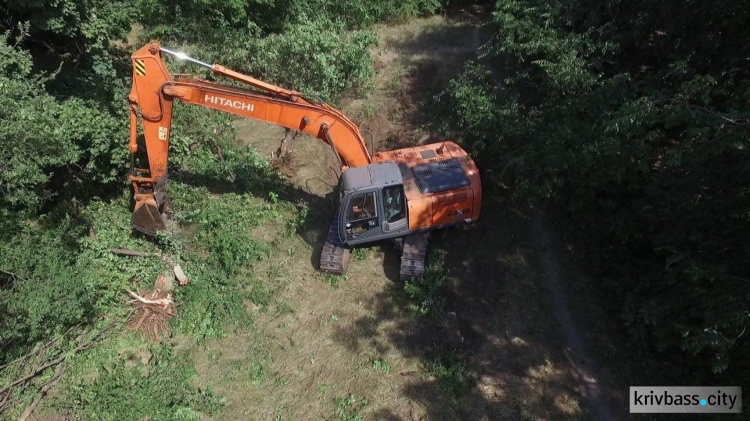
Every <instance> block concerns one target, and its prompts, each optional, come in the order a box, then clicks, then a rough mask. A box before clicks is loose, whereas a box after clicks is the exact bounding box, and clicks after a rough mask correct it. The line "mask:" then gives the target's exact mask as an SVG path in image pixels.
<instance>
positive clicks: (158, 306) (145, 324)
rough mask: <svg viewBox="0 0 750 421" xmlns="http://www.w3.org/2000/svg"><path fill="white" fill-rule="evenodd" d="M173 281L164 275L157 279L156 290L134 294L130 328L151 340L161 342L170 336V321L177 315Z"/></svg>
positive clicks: (129, 292) (129, 318) (131, 293)
mask: <svg viewBox="0 0 750 421" xmlns="http://www.w3.org/2000/svg"><path fill="white" fill-rule="evenodd" d="M171 290H172V285H171V281H168V280H167V277H166V276H164V275H159V277H158V278H156V284H155V285H154V290H153V291H151V292H148V291H143V290H141V291H138V292H137V293H136V292H133V291H131V290H127V291H128V294H130V296H131V297H133V300H131V303H132V304H133V306H134V307H135V309H134V310H133V311H132V312H131V313H130V317H128V323H127V326H128V328H130V329H132V330H139V331H141V332H143V334H144V335H146V337H148V338H149V339H151V340H153V341H156V342H160V341H161V339H162V337H166V336H169V319H171V318H172V317H174V315H175V303H174V301H173V300H172V294H171V293H170V292H169V291H171Z"/></svg>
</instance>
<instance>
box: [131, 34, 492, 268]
mask: <svg viewBox="0 0 750 421" xmlns="http://www.w3.org/2000/svg"><path fill="white" fill-rule="evenodd" d="M164 53H167V54H170V55H174V56H176V57H177V58H178V59H182V60H188V61H190V62H193V63H195V64H198V65H201V66H204V67H207V68H209V69H211V71H212V72H213V73H214V74H216V75H220V76H224V77H227V78H229V79H233V80H235V81H237V82H240V83H241V84H242V85H244V86H243V87H238V86H234V85H227V84H221V83H216V82H210V81H207V80H203V79H200V78H197V77H194V76H190V75H176V76H177V77H174V76H173V75H172V74H170V73H169V70H167V67H166V65H165V63H164V58H163V54H164ZM132 63H133V86H132V90H131V91H130V96H129V100H130V143H129V145H128V149H129V150H130V153H131V154H132V157H133V160H132V162H133V165H132V168H131V171H130V172H129V174H128V179H129V181H130V182H132V184H133V189H134V192H135V193H134V196H135V209H134V211H133V216H132V223H133V226H134V228H135V229H137V230H138V231H140V232H143V233H145V234H147V235H155V233H156V232H157V231H160V230H165V229H166V225H165V216H164V208H165V203H167V201H168V199H167V195H166V187H167V180H168V176H167V159H168V157H169V138H170V135H171V131H172V127H171V123H172V107H173V103H174V100H175V99H177V100H180V101H182V102H184V103H188V104H197V105H202V106H204V107H207V108H211V109H215V110H221V111H225V112H228V113H232V114H236V115H240V116H243V117H248V118H253V119H256V120H261V121H266V122H268V123H272V124H275V125H278V126H282V127H285V128H287V129H290V130H292V131H294V132H304V133H307V134H309V135H311V136H313V137H316V138H318V139H320V140H322V141H323V142H325V143H327V144H328V145H330V146H331V148H332V149H333V152H334V155H335V156H336V157H337V158H338V160H339V163H340V165H341V175H340V178H339V195H338V198H339V208H338V210H337V211H335V212H334V218H333V222H332V224H331V227H330V229H329V231H328V236H327V237H326V241H325V245H324V247H323V251H322V253H321V259H320V269H321V270H323V271H325V272H329V273H336V274H343V273H344V272H345V271H346V267H347V262H348V257H349V249H350V248H351V247H352V246H356V245H360V244H366V243H372V242H375V241H380V240H385V239H391V240H394V241H395V243H396V244H397V247H398V248H399V249H400V250H401V251H402V256H401V270H400V274H401V277H402V278H404V279H407V278H411V277H422V276H423V275H424V263H425V256H426V250H427V232H428V231H430V230H433V229H437V228H443V227H446V226H451V225H456V224H461V223H470V222H473V221H476V220H477V218H478V217H479V212H480V209H481V203H482V189H481V184H480V178H479V171H478V170H477V167H476V165H475V164H474V161H473V160H472V159H471V157H470V156H469V155H468V154H467V153H466V152H465V151H464V150H463V149H462V148H461V147H460V146H458V145H457V144H456V143H454V142H451V141H444V142H440V143H436V144H431V145H423V146H415V147H409V148H403V149H397V150H393V151H387V152H378V153H376V154H374V155H370V152H369V151H368V149H367V146H366V144H365V141H364V139H363V137H362V134H361V133H360V131H359V128H358V127H357V125H356V124H354V123H353V122H352V121H351V120H349V119H348V118H347V117H346V116H345V115H344V114H343V113H341V111H339V110H336V109H334V108H332V107H331V106H329V105H327V104H324V103H322V102H318V101H315V100H312V99H309V98H305V97H304V96H303V95H302V94H301V93H299V92H296V91H290V90H287V89H283V88H280V87H278V86H274V85H272V84H269V83H265V82H262V81H260V80H258V79H255V78H253V77H250V76H247V75H243V74H241V73H238V72H235V71H233V70H230V69H227V68H226V67H224V66H221V65H219V64H213V65H212V64H208V63H204V62H202V61H199V60H196V59H193V58H190V57H188V56H186V55H185V54H183V53H179V52H174V51H170V50H168V49H166V48H163V47H161V46H160V45H159V43H155V42H154V43H150V44H148V45H146V46H144V47H143V48H141V49H140V50H138V51H136V52H135V53H134V54H133V55H132ZM139 120H140V121H141V124H142V126H143V135H144V138H145V139H144V140H145V147H146V151H145V152H146V155H147V157H148V168H136V166H135V162H136V160H135V155H136V154H137V153H138V149H139V148H138V121H139ZM282 146H283V145H282Z"/></svg>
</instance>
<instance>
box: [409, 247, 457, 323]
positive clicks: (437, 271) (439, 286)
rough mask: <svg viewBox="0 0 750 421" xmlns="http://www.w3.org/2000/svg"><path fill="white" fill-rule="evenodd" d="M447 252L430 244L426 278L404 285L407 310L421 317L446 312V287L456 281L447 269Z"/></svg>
mask: <svg viewBox="0 0 750 421" xmlns="http://www.w3.org/2000/svg"><path fill="white" fill-rule="evenodd" d="M447 253H448V252H447V250H446V249H445V248H444V246H443V245H442V244H441V243H440V242H439V241H436V242H434V243H433V244H430V249H429V251H428V255H427V264H426V266H425V274H424V278H422V279H419V278H413V279H412V280H410V281H406V282H405V283H404V293H405V296H406V299H407V300H408V305H407V308H408V309H409V311H411V312H412V313H414V314H417V315H420V316H439V315H440V314H442V313H443V311H444V310H445V296H444V294H445V287H446V286H448V285H450V284H452V283H453V282H454V279H453V278H452V277H451V275H450V273H449V272H448V269H447V268H446V267H445V256H446V254H447Z"/></svg>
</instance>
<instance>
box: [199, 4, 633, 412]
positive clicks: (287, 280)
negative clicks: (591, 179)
mask: <svg viewBox="0 0 750 421" xmlns="http://www.w3.org/2000/svg"><path fill="white" fill-rule="evenodd" d="M377 31H378V34H379V37H380V44H379V45H378V46H377V47H375V48H374V49H373V56H374V57H375V58H376V63H375V68H376V77H375V88H374V90H373V91H372V92H370V93H368V94H367V95H366V96H365V97H363V98H356V99H349V100H345V101H344V104H343V105H344V111H345V113H346V114H347V115H349V116H351V117H352V118H353V119H354V120H355V121H356V122H358V123H359V124H361V125H362V128H363V130H369V131H370V132H371V133H372V135H373V140H374V143H375V145H376V149H387V148H393V147H395V146H400V145H407V144H416V143H426V142H430V141H436V140H439V139H441V134H440V133H433V132H431V131H430V129H429V128H428V127H429V125H428V124H427V121H425V113H424V112H423V110H424V109H425V108H427V107H429V105H430V101H431V98H432V95H433V94H434V93H436V92H437V91H439V90H440V89H441V88H442V87H443V86H444V85H445V83H447V81H448V80H449V79H450V78H451V77H452V76H453V75H455V74H456V73H457V72H458V71H459V70H460V69H461V67H462V66H463V64H464V63H465V62H466V61H467V60H470V59H475V58H476V47H477V46H478V45H479V44H480V43H481V39H480V38H481V36H480V35H481V33H480V30H479V28H478V27H477V26H476V25H475V24H474V23H472V22H467V21H455V20H449V19H446V18H443V17H439V16H438V17H432V18H426V19H417V20H414V21H411V22H408V23H406V24H402V25H396V26H385V25H384V26H379V27H378V28H377ZM236 127H237V130H238V137H239V141H240V142H242V143H243V144H252V145H253V146H254V147H255V148H256V149H258V150H259V151H260V152H261V153H262V154H263V155H266V156H270V154H271V153H272V152H273V151H275V149H276V148H277V147H278V144H279V142H280V140H281V139H283V136H284V133H283V130H281V129H278V128H275V127H270V126H268V125H265V124H262V123H256V122H252V121H249V120H242V121H238V122H237V125H236ZM292 149H294V150H295V152H294V160H293V162H292V166H291V171H290V177H291V180H292V181H293V183H294V185H295V186H296V188H297V189H298V191H299V195H298V200H299V201H300V202H301V201H305V203H306V204H307V205H308V206H309V207H310V214H309V216H308V218H307V220H306V221H305V224H304V227H303V229H302V230H301V231H300V232H299V233H298V235H296V236H292V237H290V238H288V237H283V236H281V235H280V233H279V229H280V228H279V227H261V228H260V229H259V230H258V232H254V233H253V234H252V235H253V236H256V237H259V238H263V239H264V240H266V241H267V242H269V243H272V244H273V245H274V248H275V249H276V250H279V251H280V252H279V253H276V254H275V255H273V256H271V257H270V258H269V259H267V260H266V261H264V262H262V263H261V264H258V265H256V267H255V274H256V276H257V277H259V278H260V279H264V280H266V282H267V283H268V284H269V285H273V288H274V290H275V291H277V293H276V296H275V298H274V302H273V303H272V304H270V305H268V306H266V307H259V306H256V305H253V304H251V303H249V304H248V311H250V312H252V313H253V315H254V318H255V320H256V329H255V330H253V331H251V332H237V333H234V334H230V335H229V336H227V337H226V338H224V339H222V340H215V341H210V342H208V343H206V344H205V345H204V346H201V347H195V348H193V349H189V350H186V351H185V352H186V353H188V354H190V356H191V357H192V358H193V359H194V360H195V361H196V368H197V369H198V371H199V373H200V376H199V379H200V380H199V382H200V385H199V386H200V387H206V388H207V387H210V388H211V389H213V390H214V391H216V392H218V393H220V394H222V395H224V396H226V397H227V408H226V411H225V412H224V413H223V414H222V418H223V419H263V420H266V419H267V420H281V419H286V420H298V419H302V420H304V419H347V418H346V416H350V419H355V418H356V415H362V416H363V417H364V418H365V419H387V420H455V419H477V420H503V419H507V420H517V419H536V420H579V419H616V418H615V416H616V415H617V414H619V411H618V410H614V409H613V405H614V407H618V408H619V407H622V396H621V394H618V393H617V390H616V389H612V388H610V387H609V386H606V387H605V386H604V383H605V382H603V380H602V379H601V376H600V374H599V372H598V371H597V367H599V366H598V365H597V364H596V363H595V362H594V361H595V360H596V359H598V358H593V359H592V358H591V357H592V356H593V357H596V349H592V348H591V347H588V346H587V340H588V339H589V338H590V337H591V336H592V333H591V332H581V331H580V329H579V325H578V324H577V323H576V322H577V321H578V320H579V319H578V317H579V316H580V315H581V314H583V317H585V315H586V313H585V312H583V313H582V312H580V311H577V310H578V307H577V304H575V305H571V303H570V300H568V299H567V297H568V295H567V293H566V291H567V287H566V281H567V279H569V278H568V276H566V268H565V266H564V265H562V264H561V262H560V258H559V255H558V254H557V252H556V248H555V247H554V242H553V239H554V235H553V232H552V231H551V229H550V228H549V225H548V224H545V223H544V217H543V215H542V214H541V213H539V212H536V213H535V212H529V209H528V205H526V204H518V203H515V202H514V201H512V200H510V199H509V198H508V197H507V192H506V191H504V190H503V189H501V188H499V187H498V186H496V185H494V183H486V185H485V186H484V197H485V203H484V204H483V215H482V219H481V221H480V222H479V223H477V224H474V225H473V226H472V227H462V228H456V229H449V230H444V231H441V232H436V233H435V235H434V236H433V238H432V240H431V241H432V244H433V245H434V247H435V250H442V251H443V254H442V255H441V257H440V260H441V261H444V262H445V264H446V267H447V268H448V269H449V272H450V273H449V275H450V280H449V282H448V284H447V286H446V287H445V288H443V289H441V290H440V297H439V299H442V300H444V306H443V309H444V311H443V312H441V313H440V314H436V315H434V316H432V317H423V316H418V315H416V314H415V312H413V311H410V310H409V305H408V304H409V303H408V302H407V301H406V299H405V294H404V287H405V286H404V285H403V284H402V283H400V281H399V280H398V256H397V255H396V252H395V251H394V250H393V248H392V247H391V246H390V245H389V244H383V245H382V246H376V247H372V248H369V249H362V250H360V251H357V252H356V253H355V257H356V258H355V259H354V261H353V262H352V263H351V266H350V270H349V273H348V275H347V276H346V277H345V278H337V277H331V276H325V275H323V274H321V273H319V272H318V271H317V270H316V266H317V256H319V253H320V244H322V240H323V236H324V235H325V232H326V230H327V228H328V224H329V222H330V221H329V218H330V208H329V207H330V206H329V203H328V201H327V199H326V198H325V195H326V193H327V192H329V191H330V186H329V185H328V184H331V183H333V182H334V180H335V179H333V178H332V177H333V172H332V171H331V170H330V168H328V167H327V166H326V165H321V162H322V161H321V160H322V157H325V156H328V155H329V154H330V151H329V149H328V148H326V147H325V146H324V145H323V144H322V143H321V142H318V141H316V140H314V139H310V138H307V137H300V138H298V139H295V141H294V143H293V146H292ZM592 314H593V313H592ZM599 361H600V362H601V359H599Z"/></svg>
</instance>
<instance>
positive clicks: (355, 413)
mask: <svg viewBox="0 0 750 421" xmlns="http://www.w3.org/2000/svg"><path fill="white" fill-rule="evenodd" d="M324 393H325V392H324ZM333 404H334V406H336V415H337V416H338V417H339V419H340V420H341V421H362V420H363V419H364V416H363V415H362V410H364V409H365V407H367V405H369V404H370V402H368V401H367V399H365V398H362V399H358V398H357V397H356V396H354V395H353V394H351V393H350V394H349V395H347V396H345V397H340V398H334V399H333Z"/></svg>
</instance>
